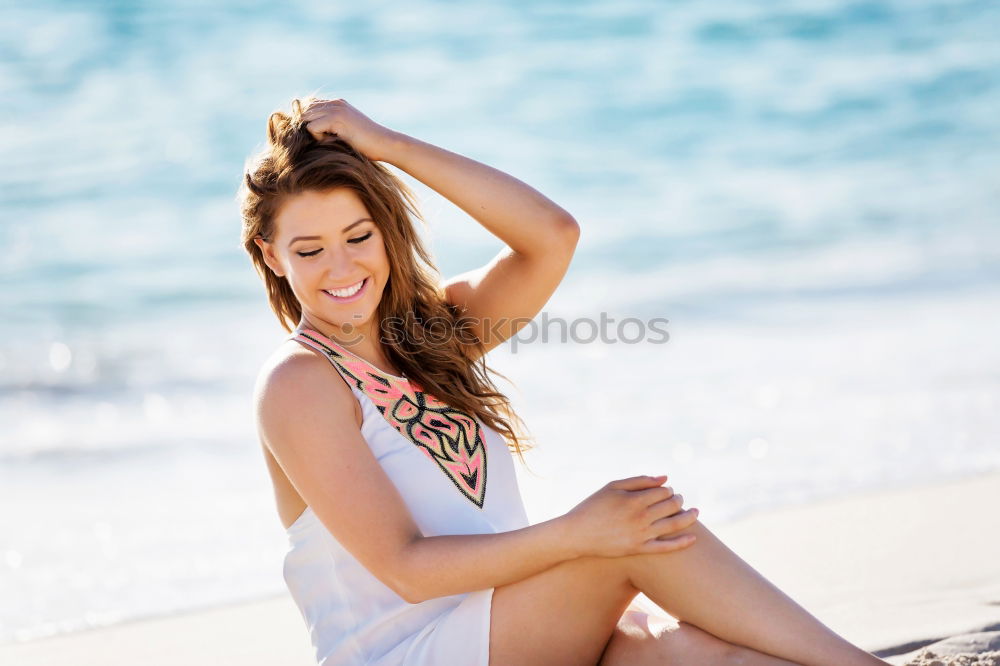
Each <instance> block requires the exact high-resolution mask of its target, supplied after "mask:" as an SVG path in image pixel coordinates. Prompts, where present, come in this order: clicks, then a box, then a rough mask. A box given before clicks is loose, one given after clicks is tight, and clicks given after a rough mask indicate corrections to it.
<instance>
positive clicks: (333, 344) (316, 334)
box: [288, 328, 412, 384]
mask: <svg viewBox="0 0 1000 666" xmlns="http://www.w3.org/2000/svg"><path fill="white" fill-rule="evenodd" d="M305 333H307V334H309V335H311V336H313V337H317V338H319V339H320V342H322V343H323V344H326V345H329V346H331V347H333V348H334V349H336V350H337V351H338V352H343V353H344V355H346V356H350V357H351V358H353V359H355V360H358V361H361V362H362V363H364V364H365V365H366V366H368V367H369V368H371V369H372V370H374V371H375V372H377V373H378V374H380V375H384V376H386V377H389V378H391V379H398V380H400V381H404V382H406V383H407V384H412V382H411V381H410V380H409V379H407V378H406V377H400V376H399V375H394V374H392V373H391V372H386V371H385V370H383V369H381V368H379V367H378V366H377V365H375V364H374V363H372V362H371V361H369V360H367V359H364V358H361V357H360V356H358V355H357V354H355V353H354V352H352V351H351V350H349V349H348V348H347V347H345V346H344V345H342V344H340V343H339V342H337V341H336V340H333V339H332V338H328V337H326V336H325V335H323V334H322V333H320V332H319V331H317V330H316V329H314V328H297V329H295V330H294V331H293V332H292V333H291V334H290V335H289V336H288V337H289V338H295V337H296V336H298V335H302V334H305Z"/></svg>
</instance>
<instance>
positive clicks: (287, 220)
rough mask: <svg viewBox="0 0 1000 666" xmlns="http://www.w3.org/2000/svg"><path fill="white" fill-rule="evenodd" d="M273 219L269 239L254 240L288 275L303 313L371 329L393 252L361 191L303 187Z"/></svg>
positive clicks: (275, 267)
mask: <svg viewBox="0 0 1000 666" xmlns="http://www.w3.org/2000/svg"><path fill="white" fill-rule="evenodd" d="M275 225H276V231H275V234H274V238H273V239H272V240H271V242H270V243H269V242H266V241H264V240H262V239H259V238H258V239H257V240H256V243H257V245H258V246H259V247H260V248H261V250H262V252H263V254H264V261H265V263H267V265H268V266H269V267H270V268H271V270H272V271H274V273H275V274H276V275H279V276H281V275H283V276H284V277H285V278H286V279H287V280H288V283H289V285H290V286H291V288H292V292H293V293H294V294H295V296H296V298H298V299H299V303H300V305H301V306H302V314H303V318H304V319H306V320H307V321H311V322H325V323H326V324H327V325H329V326H331V327H337V328H340V329H342V330H343V333H345V334H350V333H351V331H352V330H358V329H360V332H362V333H369V332H370V331H371V326H372V321H373V317H374V315H375V312H376V308H377V307H378V303H379V300H380V299H381V298H382V290H383V289H384V288H385V284H386V282H387V281H388V280H389V258H388V256H387V255H386V252H385V243H384V241H383V237H382V233H381V231H379V228H378V226H376V224H375V222H374V221H373V220H372V219H371V218H370V217H369V214H368V210H367V209H366V208H365V205H364V204H363V203H362V202H361V199H360V198H359V197H358V195H357V194H356V193H355V192H354V191H353V190H351V189H348V188H344V187H340V188H337V189H334V190H329V191H326V192H316V191H307V192H302V193H301V194H297V195H294V196H292V197H290V198H289V199H288V200H286V201H285V203H284V204H283V205H282V206H281V209H280V210H279V211H278V215H277V217H276V218H275ZM359 285H360V289H359ZM331 292H333V293H331ZM345 324H350V325H351V326H350V327H347V328H344V325H345ZM320 333H323V331H320Z"/></svg>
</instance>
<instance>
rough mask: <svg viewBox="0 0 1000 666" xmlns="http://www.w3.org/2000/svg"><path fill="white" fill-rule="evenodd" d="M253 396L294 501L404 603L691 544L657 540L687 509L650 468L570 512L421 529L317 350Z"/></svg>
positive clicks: (284, 365) (686, 519) (677, 525)
mask: <svg viewBox="0 0 1000 666" xmlns="http://www.w3.org/2000/svg"><path fill="white" fill-rule="evenodd" d="M254 397H255V400H254V411H255V415H256V419H257V428H258V431H259V434H260V436H261V439H262V440H263V442H264V443H265V445H266V446H267V447H268V448H269V449H270V451H271V453H272V454H273V455H274V457H275V459H276V460H277V461H278V464H280V465H281V468H282V470H283V471H284V472H285V474H286V476H287V477H288V479H289V481H290V482H291V483H292V485H293V486H294V487H295V489H296V491H297V492H298V493H299V495H301V497H302V499H303V500H304V501H305V502H306V503H307V504H308V505H309V506H310V507H312V510H313V512H314V513H315V514H316V516H317V517H318V518H319V520H320V521H321V522H322V523H323V525H325V526H326V528H327V529H328V530H330V533H331V534H333V535H334V537H335V538H336V539H337V541H338V542H339V543H340V544H341V545H343V546H344V548H346V549H347V550H348V552H350V553H351V554H352V555H353V556H354V557H355V558H357V559H358V561H359V562H361V564H362V565H363V566H365V568H367V569H368V570H369V571H371V572H372V574H373V575H374V576H375V577H376V578H378V579H379V580H381V581H382V582H383V583H384V584H385V585H387V586H388V587H389V588H391V589H392V590H394V591H395V592H396V593H397V594H399V595H400V596H401V597H402V598H403V599H405V600H407V601H408V602H410V603H418V602H420V601H423V600H425V599H432V598H435V597H441V596H447V595H451V594H460V593H463V592H471V591H473V590H481V589H486V588H489V587H498V586H500V585H505V584H508V583H513V582H516V581H519V580H523V579H524V578H527V577H529V576H532V575H534V574H536V573H538V572H540V571H544V570H545V569H548V568H550V567H552V566H554V565H556V564H558V563H560V562H562V561H564V560H568V559H573V558H575V557H580V556H582V555H598V556H602V555H603V556H615V555H624V554H629V553H638V552H664V551H670V550H677V549H679V548H683V547H685V546H687V545H689V542H688V541H687V540H685V539H682V538H679V539H659V538H657V537H662V536H664V535H666V534H669V533H671V532H674V531H676V530H679V529H682V528H683V527H686V526H688V525H689V524H691V523H693V522H694V518H695V517H694V516H690V515H689V514H688V512H682V513H678V509H679V499H678V498H680V496H679V495H678V496H676V498H672V497H671V496H672V495H673V491H672V490H671V489H670V488H663V487H660V484H661V483H663V481H662V480H657V479H652V478H651V477H633V478H632V479H625V480H621V481H613V482H611V483H609V484H608V485H606V486H605V487H604V488H602V489H601V490H599V491H598V492H597V493H595V494H594V495H591V496H590V497H589V498H587V500H585V501H584V502H582V503H581V504H579V505H578V506H577V507H576V508H574V509H573V510H572V511H570V512H569V513H567V514H565V515H563V516H559V517H557V518H553V519H551V520H548V521H545V522H541V523H537V524H535V525H529V526H528V527H524V528H521V529H517V530H512V531H509V532H501V533H499V534H472V535H447V536H433V537H425V536H423V534H421V532H420V528H419V527H418V526H417V524H416V522H415V521H414V519H413V516H412V515H411V514H410V511H409V509H408V507H407V506H406V503H405V502H404V501H403V498H402V497H401V496H400V494H399V492H398V490H397V489H396V487H395V486H394V485H393V483H392V481H391V480H390V479H389V477H388V476H387V475H386V473H385V471H384V470H383V469H382V467H381V465H379V463H378V461H377V460H376V459H375V456H374V454H373V453H372V452H371V449H370V448H369V447H368V444H367V442H365V440H364V438H363V437H362V436H361V432H360V430H359V429H358V427H357V423H356V422H355V417H354V404H353V403H354V401H355V397H354V394H353V393H352V392H351V389H350V388H349V387H348V386H347V384H345V383H344V381H343V380H342V379H341V378H340V377H339V376H338V375H337V372H336V370H335V369H333V368H331V367H330V366H329V364H328V363H327V362H326V361H325V360H323V359H322V358H320V357H318V356H317V357H315V358H311V357H308V356H302V355H293V356H291V357H288V358H286V359H284V360H282V361H281V362H279V363H278V364H276V365H275V366H274V367H272V368H270V369H269V371H267V372H266V373H263V374H262V375H261V380H260V381H258V384H257V386H256V388H255V395H254ZM660 479H663V477H660ZM668 516H671V517H668Z"/></svg>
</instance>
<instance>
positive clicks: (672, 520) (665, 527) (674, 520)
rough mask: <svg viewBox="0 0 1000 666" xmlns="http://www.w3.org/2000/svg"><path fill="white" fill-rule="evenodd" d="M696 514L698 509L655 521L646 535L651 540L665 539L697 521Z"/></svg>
mask: <svg viewBox="0 0 1000 666" xmlns="http://www.w3.org/2000/svg"><path fill="white" fill-rule="evenodd" d="M698 513H699V512H698V509H688V510H687V511H681V512H680V513H675V514H674V515H672V516H668V517H667V518H660V519H659V520H655V521H653V523H652V524H651V525H650V526H649V531H648V532H647V534H649V536H650V538H653V539H660V540H662V539H665V538H667V536H668V535H670V534H673V533H674V532H678V531H680V530H682V529H684V528H685V527H689V526H691V525H693V524H694V522H695V521H696V520H698Z"/></svg>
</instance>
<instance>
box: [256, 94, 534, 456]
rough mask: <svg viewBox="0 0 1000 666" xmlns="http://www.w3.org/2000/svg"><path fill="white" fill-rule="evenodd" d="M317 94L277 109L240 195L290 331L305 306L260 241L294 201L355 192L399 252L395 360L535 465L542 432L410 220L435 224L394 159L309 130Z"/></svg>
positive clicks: (394, 277) (393, 298)
mask: <svg viewBox="0 0 1000 666" xmlns="http://www.w3.org/2000/svg"><path fill="white" fill-rule="evenodd" d="M314 99H315V98H313V97H306V98H303V99H302V100H299V99H295V100H293V101H292V113H291V114H288V113H286V112H284V111H275V112H273V113H272V114H271V115H270V117H269V118H268V121H267V141H268V143H267V146H266V147H265V148H264V149H263V150H261V151H260V152H259V153H257V154H256V155H253V156H251V157H250V158H249V159H248V160H247V162H246V164H245V165H244V175H243V181H242V182H241V184H240V187H239V191H238V193H237V200H238V201H239V204H240V212H241V215H242V218H243V231H242V235H241V242H242V244H243V248H244V249H245V250H246V251H247V253H248V254H249V255H250V259H251V260H252V261H253V264H254V267H255V269H256V272H257V273H258V275H260V277H261V278H262V279H263V281H264V287H265V289H266V290H267V297H268V300H269V301H270V304H271V309H272V310H273V311H274V313H275V314H276V315H277V317H278V321H279V323H280V324H281V326H282V327H283V328H284V329H285V330H286V331H288V332H291V331H292V330H294V328H295V327H296V326H297V325H298V323H299V321H300V319H301V316H302V307H301V305H300V304H299V301H298V299H297V298H296V297H295V294H294V293H293V292H292V288H291V286H290V285H289V284H288V281H287V279H286V278H285V277H283V276H278V275H275V274H274V272H273V271H271V270H270V268H268V266H267V264H266V263H265V262H264V257H263V253H262V251H261V249H260V248H259V247H258V246H257V244H256V243H255V242H254V239H255V238H258V237H260V238H263V239H264V240H266V241H268V242H271V241H272V240H273V237H274V233H275V217H276V215H277V213H278V211H279V209H280V207H281V205H282V204H283V203H284V202H285V201H286V200H287V199H288V198H289V197H292V196H294V195H296V194H300V193H302V192H306V191H318V192H326V191H329V190H332V189H334V188H340V187H346V188H350V189H351V190H353V191H354V192H355V193H356V194H357V195H358V197H359V198H360V199H361V201H362V202H363V203H364V205H365V207H366V208H367V209H368V213H369V215H370V217H371V218H372V220H373V221H374V223H375V224H376V225H377V226H378V228H379V230H380V231H381V232H382V236H383V238H384V240H385V250H386V254H387V255H388V257H389V279H388V281H387V282H386V286H385V289H384V290H383V292H382V299H381V301H380V302H379V304H378V308H377V311H376V316H377V318H378V321H379V322H380V326H381V327H382V329H383V330H384V329H385V324H386V322H392V325H393V326H396V327H397V329H396V330H394V331H393V333H392V334H391V335H382V336H380V337H381V342H382V347H383V349H384V350H385V353H386V357H387V358H388V360H389V361H391V362H392V364H393V365H394V366H395V367H397V368H399V369H400V371H401V372H402V373H403V375H404V376H405V377H407V378H408V379H411V380H413V381H414V382H415V383H417V384H419V385H420V386H421V387H423V388H424V390H426V391H427V392H428V393H430V394H431V395H433V396H434V397H435V398H437V399H439V400H441V401H442V402H444V403H445V404H447V405H449V406H450V407H452V408H455V409H459V410H462V411H465V412H467V413H470V414H473V415H474V416H475V417H476V418H477V419H479V420H481V421H482V422H483V423H485V424H486V425H488V426H489V427H491V428H493V429H494V430H496V431H497V432H498V433H499V434H500V435H501V436H502V437H503V438H504V440H505V441H506V443H507V446H508V448H509V449H511V450H512V451H514V452H516V453H517V454H518V457H520V459H521V462H522V463H525V460H524V455H523V452H524V451H527V450H529V449H531V448H534V444H533V443H531V442H532V441H533V438H532V437H531V436H530V435H529V434H526V433H527V428H526V426H525V424H524V422H523V421H522V420H521V419H520V417H518V416H517V415H516V414H515V413H514V411H513V409H512V408H511V405H510V401H509V400H508V399H507V397H506V396H505V395H504V394H503V393H501V392H500V391H498V390H497V387H496V385H494V383H493V381H492V380H491V379H490V377H489V374H488V373H493V374H496V375H498V376H500V377H503V378H504V379H507V378H506V377H505V376H504V375H502V374H501V373H499V372H496V371H495V370H493V369H492V368H490V367H489V366H487V365H486V360H485V356H484V353H483V351H484V348H483V343H482V341H481V340H480V339H479V338H478V336H477V335H476V334H475V332H474V331H473V329H472V327H471V319H470V318H469V317H465V316H463V313H462V312H461V311H459V309H458V307H457V306H455V305H453V304H451V303H449V302H448V301H447V300H446V299H445V293H444V289H443V288H442V287H441V286H440V283H441V280H440V277H441V274H440V272H439V271H438V269H437V268H436V267H435V265H434V262H433V260H432V258H431V256H430V254H429V253H428V252H427V249H426V248H425V247H424V244H423V242H422V241H421V239H420V236H419V235H418V234H417V230H416V228H415V226H414V224H413V221H412V218H411V217H410V215H411V214H412V216H413V217H416V218H417V219H419V220H420V221H421V222H422V223H423V224H424V225H425V226H426V221H425V220H424V218H423V217H422V216H421V214H420V212H419V210H418V208H417V204H416V197H415V196H414V194H413V192H412V191H411V190H410V188H409V187H408V186H407V185H406V184H405V183H404V182H403V181H402V180H400V179H399V178H398V177H396V176H395V175H394V174H393V173H392V172H391V171H389V169H387V168H386V167H385V166H384V165H382V164H380V163H378V162H375V161H373V160H370V159H368V158H367V157H365V156H364V155H362V154H361V153H360V152H358V151H356V150H355V149H354V148H353V147H352V146H351V145H350V144H348V143H347V142H346V141H344V140H343V139H340V138H339V137H327V138H324V139H323V140H322V141H316V140H315V138H313V136H312V135H311V134H310V133H309V131H308V130H307V129H306V128H305V127H303V126H302V111H303V110H304V108H306V107H307V106H308V104H309V103H310V102H311V101H313V100H314ZM442 329H443V331H442ZM442 332H443V333H444V335H442ZM428 340H433V344H428V342H427V341H428ZM512 424H516V428H515V426H514V425H512ZM525 464H526V463H525Z"/></svg>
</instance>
